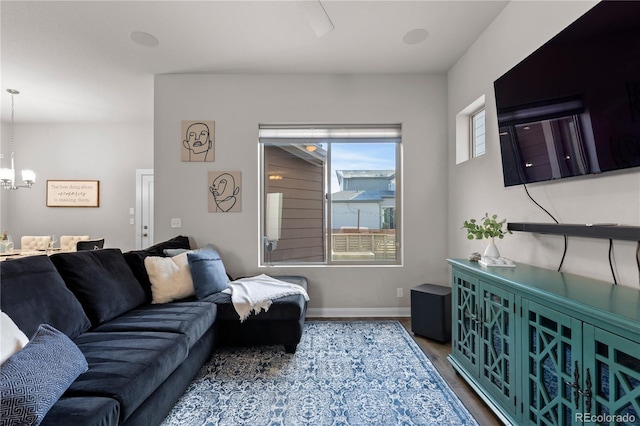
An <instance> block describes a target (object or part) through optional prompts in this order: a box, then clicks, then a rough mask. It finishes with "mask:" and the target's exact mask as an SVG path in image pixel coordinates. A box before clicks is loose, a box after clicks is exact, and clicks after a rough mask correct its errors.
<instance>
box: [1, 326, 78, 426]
mask: <svg viewBox="0 0 640 426" xmlns="http://www.w3.org/2000/svg"><path fill="white" fill-rule="evenodd" d="M85 371H87V361H86V360H85V358H84V356H83V355H82V352H80V350H79V349H78V347H77V346H76V345H75V344H74V343H73V342H72V341H71V340H70V339H69V338H68V337H67V336H66V335H65V334H64V333H62V332H60V331H58V330H56V329H55V328H53V327H51V326H50V325H48V324H43V325H41V326H40V327H39V328H38V330H37V331H36V333H35V334H34V335H33V337H32V338H31V340H30V341H29V343H27V345H26V346H25V347H24V348H23V349H22V350H21V351H19V352H17V353H16V354H15V355H13V356H12V357H10V358H9V359H8V360H7V361H6V362H5V363H4V364H2V365H1V366H0V399H1V400H2V404H0V418H2V419H3V424H9V425H30V424H39V423H40V422H41V421H42V419H43V418H44V416H45V414H47V412H48V411H49V409H50V408H51V407H52V406H53V404H55V402H56V401H57V400H58V398H60V396H61V395H62V394H63V393H64V392H65V391H66V390H67V388H68V387H69V385H71V383H72V382H73V381H74V380H75V379H76V378H77V377H78V376H79V375H80V374H82V373H84V372H85ZM5 422H6V423H5Z"/></svg>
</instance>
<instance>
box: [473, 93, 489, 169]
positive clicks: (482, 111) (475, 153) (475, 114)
mask: <svg viewBox="0 0 640 426" xmlns="http://www.w3.org/2000/svg"><path fill="white" fill-rule="evenodd" d="M480 114H482V121H483V123H482V128H484V133H482V136H484V142H483V146H484V149H483V150H482V152H478V143H477V139H478V136H479V135H478V134H477V133H476V117H478V115H480ZM486 128H487V112H486V108H485V106H484V105H482V107H480V108H478V109H477V110H476V111H475V112H473V113H471V114H469V133H470V134H469V142H470V145H471V147H470V154H471V158H477V157H480V156H481V155H484V154H485V153H486V152H487V142H486V135H487V131H486Z"/></svg>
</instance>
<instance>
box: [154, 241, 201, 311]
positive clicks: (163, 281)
mask: <svg viewBox="0 0 640 426" xmlns="http://www.w3.org/2000/svg"><path fill="white" fill-rule="evenodd" d="M144 266H145V268H147V274H149V281H150V282H151V296H152V298H151V303H169V302H172V301H174V300H179V299H184V298H185V297H189V296H193V295H194V294H195V292H194V289H193V280H192V279H191V271H190V270H189V261H188V260H187V253H182V254H179V255H177V256H174V257H158V256H148V257H146V258H145V259H144Z"/></svg>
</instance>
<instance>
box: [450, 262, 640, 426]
mask: <svg viewBox="0 0 640 426" xmlns="http://www.w3.org/2000/svg"><path fill="white" fill-rule="evenodd" d="M449 263H450V264H451V265H452V287H453V297H452V303H453V309H452V312H453V319H452V321H453V322H452V324H453V333H452V334H453V336H452V337H453V338H452V352H451V355H450V356H449V360H450V362H451V364H452V365H453V366H454V368H455V369H456V370H457V372H458V373H460V374H461V375H462V376H463V377H464V378H465V379H466V380H467V381H468V382H469V384H470V385H471V386H472V387H473V388H474V389H475V390H476V392H477V393H478V394H479V395H480V396H481V397H482V398H483V399H484V400H485V401H486V402H487V404H488V405H489V406H490V407H491V408H492V409H493V410H494V412H495V413H496V414H497V415H498V416H499V417H500V418H501V419H502V420H503V421H504V422H505V423H512V424H517V425H545V426H548V425H576V424H602V425H640V291H638V290H636V289H632V288H628V287H622V286H613V285H611V284H608V283H605V282H599V281H596V280H592V279H589V278H585V277H579V276H576V275H571V274H565V273H559V272H555V271H549V270H545V269H542V268H536V267H533V266H530V265H524V264H518V265H517V267H516V268H512V269H507V268H500V269H498V268H495V269H494V268H485V267H482V266H480V265H478V264H477V263H474V262H469V261H466V260H449Z"/></svg>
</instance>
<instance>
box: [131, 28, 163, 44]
mask: <svg viewBox="0 0 640 426" xmlns="http://www.w3.org/2000/svg"><path fill="white" fill-rule="evenodd" d="M129 38H130V39H131V40H133V42H134V43H136V44H139V45H140V46H144V47H156V46H157V45H158V43H159V41H158V39H157V38H155V37H154V36H152V35H151V34H148V33H144V32H142V31H132V32H130V33H129Z"/></svg>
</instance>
